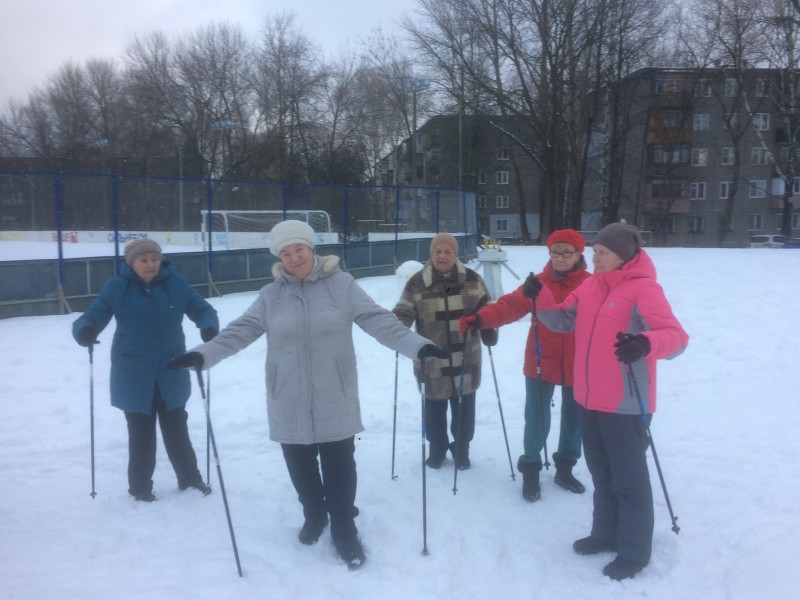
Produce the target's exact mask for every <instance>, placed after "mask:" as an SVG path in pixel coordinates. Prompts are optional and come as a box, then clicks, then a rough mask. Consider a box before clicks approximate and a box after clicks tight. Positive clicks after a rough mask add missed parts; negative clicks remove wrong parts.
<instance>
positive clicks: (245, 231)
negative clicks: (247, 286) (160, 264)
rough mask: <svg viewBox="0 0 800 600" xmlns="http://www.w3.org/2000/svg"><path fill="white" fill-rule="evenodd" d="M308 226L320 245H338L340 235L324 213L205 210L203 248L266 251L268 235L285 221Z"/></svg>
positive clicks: (322, 211)
mask: <svg viewBox="0 0 800 600" xmlns="http://www.w3.org/2000/svg"><path fill="white" fill-rule="evenodd" d="M291 219H294V220H297V221H303V222H304V223H308V224H309V225H310V226H311V228H312V229H313V230H314V233H315V237H316V241H317V243H319V244H335V243H337V242H338V241H339V236H338V233H336V232H334V231H332V229H331V218H330V215H329V214H328V213H327V212H325V211H324V210H287V211H282V210H211V211H208V210H204V211H201V214H200V222H201V228H200V229H201V231H202V234H203V245H204V246H207V245H208V240H209V239H211V240H212V241H213V245H214V246H216V247H218V248H220V247H221V248H225V249H226V250H230V249H232V248H267V247H268V246H269V232H270V231H272V228H273V227H275V225H277V224H278V223H280V222H281V221H284V220H287V221H288V220H291Z"/></svg>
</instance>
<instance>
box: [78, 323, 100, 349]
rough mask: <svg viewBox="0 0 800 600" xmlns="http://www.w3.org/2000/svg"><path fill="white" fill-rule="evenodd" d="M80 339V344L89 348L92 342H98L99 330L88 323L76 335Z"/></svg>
mask: <svg viewBox="0 0 800 600" xmlns="http://www.w3.org/2000/svg"><path fill="white" fill-rule="evenodd" d="M75 337H76V339H77V340H78V345H79V346H83V347H84V348H88V347H89V346H91V345H92V344H96V343H97V330H96V329H95V328H94V327H92V326H91V325H87V326H86V327H84V328H83V329H81V330H80V331H79V332H78V334H77V335H76V336H75Z"/></svg>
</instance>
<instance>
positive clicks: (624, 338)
mask: <svg viewBox="0 0 800 600" xmlns="http://www.w3.org/2000/svg"><path fill="white" fill-rule="evenodd" d="M617 339H618V340H619V341H618V342H617V343H616V344H614V348H616V350H615V351H614V354H616V355H617V360H618V361H619V362H621V363H625V364H626V365H629V364H631V363H635V362H636V361H637V360H639V359H640V358H644V357H645V356H647V355H648V354H649V353H650V341H649V340H648V339H647V337H646V336H644V335H642V334H641V333H637V334H636V335H633V334H630V333H622V332H621V331H620V332H619V333H618V334H617Z"/></svg>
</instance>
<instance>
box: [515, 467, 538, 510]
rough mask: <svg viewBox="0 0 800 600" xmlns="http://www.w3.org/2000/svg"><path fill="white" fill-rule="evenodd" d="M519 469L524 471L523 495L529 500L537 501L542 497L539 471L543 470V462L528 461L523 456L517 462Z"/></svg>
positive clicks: (521, 471)
mask: <svg viewBox="0 0 800 600" xmlns="http://www.w3.org/2000/svg"><path fill="white" fill-rule="evenodd" d="M517 470H518V471H519V472H520V473H522V497H523V498H525V500H527V501H528V502H536V501H537V500H538V499H539V498H541V497H542V492H541V489H540V488H539V471H541V470H542V463H541V462H540V461H536V462H526V461H523V460H522V459H521V458H520V459H519V461H518V462H517Z"/></svg>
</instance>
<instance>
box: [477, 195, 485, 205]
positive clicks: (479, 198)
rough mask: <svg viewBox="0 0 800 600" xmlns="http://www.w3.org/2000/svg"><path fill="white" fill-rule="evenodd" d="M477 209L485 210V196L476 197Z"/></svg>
mask: <svg viewBox="0 0 800 600" xmlns="http://www.w3.org/2000/svg"><path fill="white" fill-rule="evenodd" d="M478 208H486V196H478Z"/></svg>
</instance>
